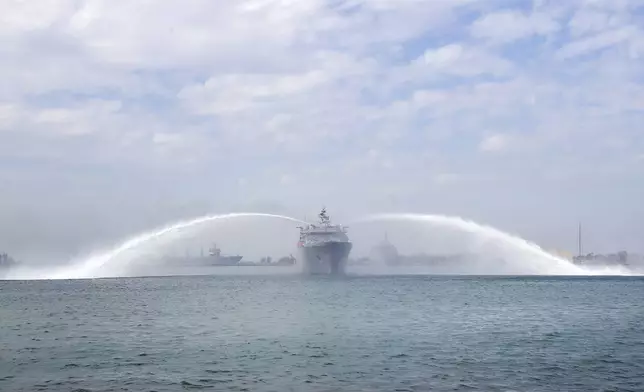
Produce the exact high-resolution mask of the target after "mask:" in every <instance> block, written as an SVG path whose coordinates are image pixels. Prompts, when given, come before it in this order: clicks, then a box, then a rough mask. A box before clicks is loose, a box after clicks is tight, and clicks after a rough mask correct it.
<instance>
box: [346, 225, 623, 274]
mask: <svg viewBox="0 0 644 392" xmlns="http://www.w3.org/2000/svg"><path fill="white" fill-rule="evenodd" d="M374 221H412V222H419V223H429V224H434V225H439V226H447V227H450V228H453V229H457V230H459V231H464V232H467V233H470V234H473V235H475V236H477V237H478V238H479V239H480V240H484V241H493V242H496V243H498V244H499V245H500V246H501V249H500V253H501V255H502V256H504V258H505V259H506V262H508V263H513V264H515V266H516V267H517V269H515V270H514V271H515V272H520V273H521V274H526V275H632V272H630V271H628V270H626V269H624V268H618V267H603V268H597V269H595V268H592V269H591V268H583V267H580V266H577V265H575V264H573V263H572V262H570V261H568V260H566V259H563V258H561V257H557V256H555V255H553V254H551V253H549V252H546V251H545V250H543V249H542V248H541V247H539V246H538V245H536V244H534V243H531V242H529V241H527V240H525V239H523V238H521V237H518V236H515V235H512V234H509V233H506V232H503V231H501V230H499V229H496V228H494V227H491V226H487V225H481V224H478V223H476V222H473V221H470V220H466V219H463V218H460V217H454V216H445V215H425V214H411V213H403V214H376V215H371V216H368V217H366V218H363V219H360V220H358V221H357V222H356V223H359V222H374Z"/></svg>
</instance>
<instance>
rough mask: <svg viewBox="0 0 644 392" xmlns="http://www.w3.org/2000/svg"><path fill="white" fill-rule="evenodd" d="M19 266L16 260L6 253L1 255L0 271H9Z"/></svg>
mask: <svg viewBox="0 0 644 392" xmlns="http://www.w3.org/2000/svg"><path fill="white" fill-rule="evenodd" d="M16 264H18V263H17V262H16V261H15V260H14V259H12V258H11V256H9V255H8V254H6V253H0V270H3V269H9V268H11V267H13V266H15V265H16Z"/></svg>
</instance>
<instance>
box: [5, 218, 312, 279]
mask: <svg viewBox="0 0 644 392" xmlns="http://www.w3.org/2000/svg"><path fill="white" fill-rule="evenodd" d="M243 217H264V218H275V219H284V220H289V221H292V222H297V223H306V222H303V221H301V220H299V219H295V218H291V217H289V216H284V215H276V214H265V213H254V212H240V213H230V214H222V215H207V216H202V217H199V218H195V219H192V220H189V221H183V222H178V223H174V224H172V225H170V226H166V227H163V228H160V229H156V230H153V231H150V232H146V233H143V234H139V235H137V236H135V237H133V238H130V239H128V240H126V241H125V242H123V243H122V244H120V245H118V246H116V247H114V248H112V249H110V250H108V251H105V252H101V253H97V254H94V255H91V256H89V257H86V258H84V259H82V260H80V261H78V262H72V263H71V265H70V266H69V267H65V268H62V269H59V270H57V271H55V272H54V273H52V274H49V275H47V276H44V277H41V278H43V279H80V278H94V277H99V276H105V275H101V271H100V270H101V268H102V267H104V266H106V265H107V264H108V263H110V262H112V261H113V260H115V259H116V258H117V257H118V256H120V255H122V254H123V253H125V252H127V251H129V250H132V249H134V248H136V247H139V246H141V245H143V244H144V243H146V242H149V241H152V240H154V239H157V238H160V237H162V236H166V235H168V234H170V233H174V232H177V231H179V230H182V229H187V228H189V227H192V226H196V225H200V224H203V223H206V222H211V221H216V220H225V219H233V218H243ZM15 276H16V275H15V274H14V276H13V277H12V278H15ZM18 278H19V277H18ZM26 278H27V279H34V278H36V277H34V276H33V275H31V277H26Z"/></svg>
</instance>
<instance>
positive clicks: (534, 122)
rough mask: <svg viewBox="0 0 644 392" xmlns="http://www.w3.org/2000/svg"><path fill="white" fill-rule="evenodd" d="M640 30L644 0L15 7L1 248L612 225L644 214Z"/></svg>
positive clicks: (7, 8)
mask: <svg viewBox="0 0 644 392" xmlns="http://www.w3.org/2000/svg"><path fill="white" fill-rule="evenodd" d="M642 22H643V21H642V13H641V2H638V1H635V0H633V1H630V0H620V1H613V0H601V1H600V0H594V1H582V0H574V1H565V2H555V1H527V0H525V1H523V0H522V1H517V2H507V1H503V0H492V1H479V0H459V1H452V0H399V1H393V0H377V1H366V0H340V1H334V2H328V1H323V0H308V1H295V0H239V1H220V2H217V3H216V4H215V3H213V2H211V1H206V0H187V1H184V2H175V1H169V0H158V1H154V2H131V1H121V0H117V1H105V0H86V1H83V2H77V1H72V0H57V1H50V2H47V3H46V4H39V5H38V6H36V5H34V4H32V3H30V2H24V1H17V0H16V1H9V2H6V4H3V12H2V15H0V44H1V45H0V56H2V58H3V61H2V62H1V63H0V73H2V76H3V81H4V82H3V88H2V89H0V164H1V165H0V182H2V183H3V184H7V186H6V189H5V190H4V191H3V192H2V193H0V206H1V207H0V216H3V217H6V219H3V220H0V221H3V222H5V227H4V228H3V229H2V231H1V232H0V248H2V249H8V250H10V251H11V252H12V253H17V254H20V253H23V254H29V253H30V252H32V251H33V249H34V247H38V246H39V245H38V244H46V245H43V246H42V248H43V249H44V250H42V251H43V252H45V253H46V252H47V251H49V250H51V252H57V251H60V252H62V253H70V252H73V251H78V250H79V249H86V248H88V247H91V246H93V244H96V243H98V242H101V243H103V242H110V241H112V240H114V241H115V240H117V239H118V238H121V237H123V236H126V235H127V234H129V233H131V232H132V231H135V230H138V229H143V228H146V227H148V226H150V225H155V224H161V223H165V221H167V220H171V219H176V218H179V217H185V216H187V215H191V214H197V213H201V212H210V211H226V210H230V209H236V208H241V207H243V206H261V205H273V204H274V203H277V204H279V205H280V206H282V210H283V211H287V210H290V211H292V212H293V213H294V214H298V216H303V215H305V214H307V213H310V210H311V209H314V208H317V207H319V205H321V204H327V205H328V206H329V207H330V208H332V209H335V210H338V211H339V212H338V214H340V215H344V216H350V215H352V214H353V215H357V214H359V213H361V212H373V211H383V210H390V209H396V210H407V211H432V212H447V213H454V214H462V215H467V216H468V217H472V218H475V219H480V220H484V221H486V222H489V223H492V224H497V225H499V226H502V227H505V228H507V229H509V230H512V229H513V225H515V224H516V222H517V221H518V220H521V221H523V222H528V223H526V224H525V226H522V227H530V231H529V232H527V233H526V234H527V235H534V237H535V239H538V240H542V241H545V242H548V246H549V247H550V246H551V245H552V246H559V244H560V243H562V242H565V241H564V240H563V239H562V238H567V237H566V236H567V234H566V233H564V232H563V231H564V230H563V229H560V230H559V231H557V229H556V228H561V227H565V225H566V224H567V223H568V222H570V221H577V220H578V219H579V217H580V216H587V217H588V219H593V220H595V221H598V222H612V224H613V226H619V222H620V219H621V218H620V217H622V216H642V214H643V212H642V210H641V208H640V207H639V206H640V203H639V202H638V201H637V200H638V195H640V193H638V192H641V185H638V184H640V183H641V181H639V179H640V178H641V165H634V164H633V157H637V156H639V155H640V154H641V151H642V150H643V148H644V147H643V145H642V144H643V143H644V140H643V139H642V138H641V132H640V129H641V125H640V124H641V123H642V120H643V118H642V117H643V116H642V114H643V113H642V111H643V110H644V94H643V93H642V91H643V90H642V80H644V78H643V77H644V70H643V69H642V67H641V58H642V55H644V33H643V31H642V28H641V26H643V25H644V24H643V23H642ZM638 170H639V171H638ZM527 177H529V178H530V181H528V180H527V179H526V178H527ZM553 183H554V184H556V186H553V185H552V184H553ZM568 186H569V187H570V192H572V193H574V194H576V195H578V194H580V193H581V194H586V195H589V196H587V197H588V199H589V200H590V199H593V200H592V202H591V201H588V202H587V203H581V202H578V201H576V200H575V198H574V197H572V196H568V195H567V194H564V193H565V191H563V190H562V189H564V188H565V187H568ZM597 189H602V190H603V191H602V192H597ZM586 191H587V193H585V192H586ZM537 194H539V195H541V196H540V198H537V197H536V196H534V195H537ZM562 194H564V195H563V196H562ZM473 195H476V197H474V196H473ZM87 200H90V201H91V202H89V201H87ZM276 200H277V202H275V201H276ZM542 200H548V202H547V203H546V202H543V203H542V204H539V203H541V201H542ZM616 200H620V201H619V202H618V201H616ZM544 203H545V204H544ZM548 203H549V204H548ZM536 204H539V205H540V207H538V208H537V207H535V205H536ZM546 204H547V205H546ZM284 206H287V207H284ZM555 209H556V210H557V211H558V214H550V215H548V214H545V213H543V211H545V210H548V211H550V210H555ZM16 211H18V212H19V213H17V212H16ZM606 211H610V213H608V212H606ZM546 215H548V216H547V218H548V219H546ZM552 215H555V216H552ZM69 216H73V217H76V218H73V219H74V220H75V221H77V222H79V223H78V225H73V224H69V225H66V226H65V228H64V232H65V233H58V232H56V231H57V229H56V228H55V227H52V225H49V224H47V222H52V221H60V220H64V219H69V218H68V217H69ZM640 221H644V220H640ZM88 225H89V226H92V225H93V227H94V229H95V230H90V229H89V228H88V227H86V226H88ZM19 226H20V227H21V229H20V230H17V229H16V228H17V227H19ZM106 227H108V228H109V229H105V230H101V228H106ZM553 227H554V228H555V229H553ZM607 227H608V226H607ZM33 228H39V230H35V229H33ZM32 229H33V230H32ZM598 230H599V231H601V230H602V229H601V228H599V229H598ZM637 230H644V228H642V227H640V226H637V224H630V226H629V227H624V228H623V230H622V232H623V233H626V234H627V233H629V232H635V231H637ZM20 233H22V234H20ZM25 233H34V235H33V237H29V235H28V234H25ZM62 234H64V235H62ZM626 234H625V235H624V238H630V237H628V236H627V235H626ZM598 238H601V236H598ZM611 238H614V237H611ZM625 241H626V240H625ZM16 244H19V245H16ZM562 245H566V244H565V243H564V244H562ZM627 246H632V243H626V242H623V243H620V242H619V241H617V242H613V243H602V241H601V240H598V241H597V248H598V249H599V248H602V247H606V248H615V247H627ZM57 247H59V248H60V249H58V250H56V248H57ZM39 249H40V248H39Z"/></svg>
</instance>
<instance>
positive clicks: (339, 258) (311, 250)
mask: <svg viewBox="0 0 644 392" xmlns="http://www.w3.org/2000/svg"><path fill="white" fill-rule="evenodd" d="M351 248H352V244H351V243H350V242H327V243H324V244H319V245H311V246H303V247H301V248H300V258H301V260H302V271H303V273H304V274H305V275H336V276H337V275H344V274H345V272H346V265H347V259H348V257H349V253H350V252H351Z"/></svg>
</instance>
